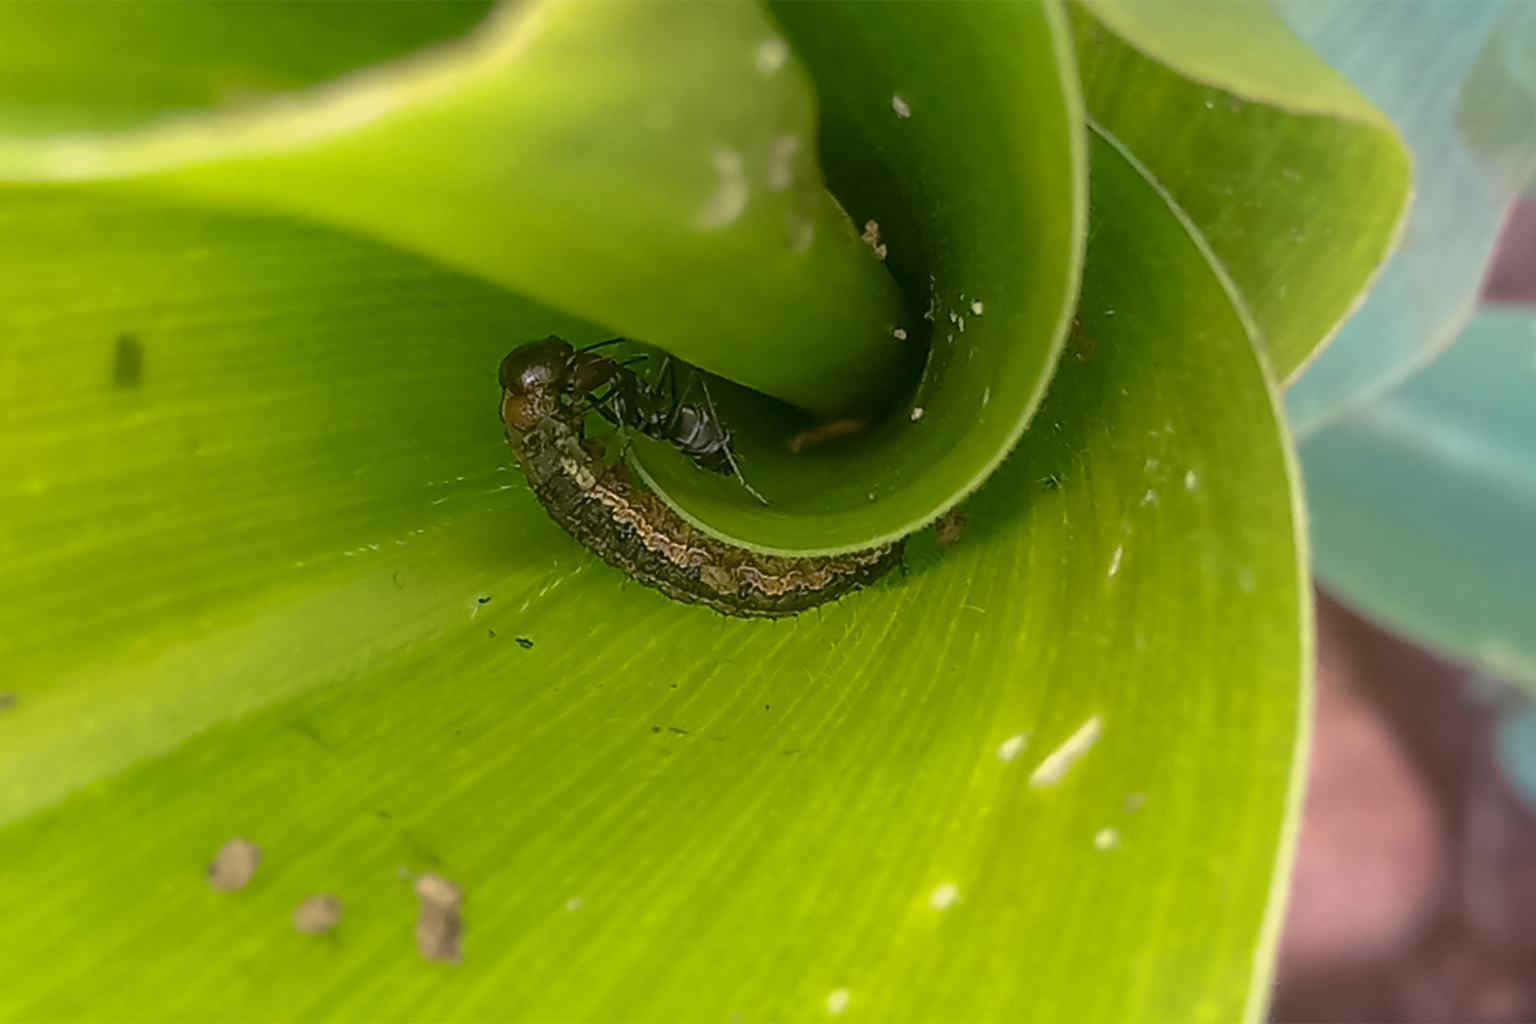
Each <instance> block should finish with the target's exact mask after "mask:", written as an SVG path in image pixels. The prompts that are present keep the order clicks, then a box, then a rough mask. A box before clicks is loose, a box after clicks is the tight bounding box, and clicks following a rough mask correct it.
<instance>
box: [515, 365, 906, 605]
mask: <svg viewBox="0 0 1536 1024" xmlns="http://www.w3.org/2000/svg"><path fill="white" fill-rule="evenodd" d="M618 369H622V368H620V367H618V364H615V363H614V362H613V361H612V360H610V359H606V358H604V357H602V356H599V355H596V354H595V353H593V352H591V351H577V350H575V349H573V348H572V347H571V346H570V344H568V343H567V342H565V341H563V340H562V339H560V338H558V337H555V336H553V335H551V336H550V337H548V338H545V339H544V340H543V341H536V342H532V343H530V344H527V345H523V346H521V347H519V348H516V349H513V350H512V352H510V353H509V354H508V355H507V357H506V358H505V359H503V360H502V362H501V369H500V373H499V377H500V382H501V387H502V400H501V419H502V422H503V423H504V424H505V425H506V430H507V440H508V442H510V444H511V446H512V451H513V453H514V454H515V455H516V456H517V461H518V464H519V465H520V466H521V467H522V470H523V474H524V475H525V476H526V477H527V478H528V483H529V486H530V487H531V488H532V489H533V493H534V496H535V497H536V498H537V499H538V501H539V504H541V505H543V506H544V510H545V511H546V512H547V513H549V517H550V518H551V519H553V520H554V521H555V522H556V523H557V524H559V525H560V526H561V527H562V528H563V529H564V530H565V531H566V532H567V533H569V534H570V535H571V536H573V537H575V538H576V539H577V540H579V541H580V542H581V543H583V544H585V545H586V546H587V547H588V548H591V549H592V550H593V551H594V552H596V553H597V555H598V556H599V557H601V558H602V559H603V561H605V562H607V563H608V564H609V565H612V566H614V567H615V568H618V569H621V570H623V571H624V572H625V573H627V574H628V575H629V576H631V577H632V578H634V579H635V580H638V581H639V582H640V583H643V584H645V585H646V586H648V587H654V588H655V589H657V590H659V591H661V592H662V593H663V594H666V595H667V596H668V597H670V598H672V599H674V600H677V601H684V602H687V603H689V604H702V605H706V606H708V607H710V608H713V609H714V610H715V611H718V612H722V613H724V614H726V615H733V616H738V617H742V618H782V617H785V616H789V615H796V614H798V613H800V612H803V611H805V610H806V609H808V608H815V607H817V606H819V605H823V604H826V603H827V602H829V601H835V600H837V599H838V598H840V597H842V596H843V595H844V594H847V593H849V592H851V591H853V590H857V589H858V588H860V587H864V586H868V585H869V584H870V583H873V582H874V581H876V580H878V579H880V577H882V576H884V575H885V574H886V573H888V572H890V571H891V570H892V569H893V568H895V567H896V566H897V565H900V564H901V560H902V542H901V541H896V542H894V543H891V544H884V545H881V546H879V547H875V548H869V549H868V550H865V551H855V552H850V553H848V554H842V555H824V556H815V557H808V558H789V557H782V556H777V555H765V554H759V553H758V552H755V551H749V550H747V549H746V548H742V547H737V546H735V545H733V544H727V543H725V542H724V541H721V540H719V539H717V538H715V537H711V536H709V535H708V534H706V533H704V532H703V531H702V530H700V529H698V528H697V527H695V526H693V525H692V524H691V523H689V522H687V521H686V520H684V519H683V518H682V517H681V516H680V515H678V514H677V512H675V511H674V510H673V509H672V508H671V507H669V506H668V505H667V504H665V503H664V502H663V501H661V499H659V498H657V497H656V496H655V495H654V494H651V493H650V492H648V491H645V490H642V489H641V488H639V487H636V486H635V484H634V483H633V482H632V481H631V480H630V477H629V471H628V469H627V467H626V466H625V465H624V462H623V460H622V459H620V460H615V461H613V462H608V461H606V459H605V446H604V444H603V443H602V441H601V440H599V439H596V438H588V437H587V436H586V433H585V418H586V410H587V408H588V406H589V402H590V401H591V400H592V392H593V391H595V390H596V389H597V388H600V387H602V386H603V385H604V384H608V383H610V382H612V381H613V380H614V378H615V376H616V374H617V372H618ZM727 440H728V435H727ZM733 468H734V466H733Z"/></svg>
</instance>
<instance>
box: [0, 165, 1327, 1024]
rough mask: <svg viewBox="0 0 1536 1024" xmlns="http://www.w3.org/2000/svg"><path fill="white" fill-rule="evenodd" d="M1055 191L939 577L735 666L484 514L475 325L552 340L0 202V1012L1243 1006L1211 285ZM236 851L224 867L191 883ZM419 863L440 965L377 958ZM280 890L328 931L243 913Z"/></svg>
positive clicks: (603, 578) (652, 606) (1263, 545)
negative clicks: (988, 436)
mask: <svg viewBox="0 0 1536 1024" xmlns="http://www.w3.org/2000/svg"><path fill="white" fill-rule="evenodd" d="M1092 157H1093V160H1092V163H1093V167H1094V179H1093V190H1094V195H1095V197H1096V198H1095V205H1094V209H1095V211H1096V222H1095V223H1094V225H1093V226H1092V231H1091V237H1092V242H1091V244H1090V251H1089V258H1088V269H1087V273H1086V277H1085V281H1084V286H1083V299H1082V309H1081V321H1082V322H1081V327H1080V329H1079V331H1078V332H1077V335H1076V337H1075V340H1074V343H1073V345H1072V347H1071V349H1070V355H1069V356H1068V357H1067V358H1065V359H1064V360H1063V363H1062V369H1061V372H1060V373H1059V374H1058V378H1057V380H1056V382H1055V383H1054V385H1053V387H1052V389H1051V391H1050V394H1049V395H1048V396H1047V399H1046V402H1045V404H1044V406H1043V407H1042V409H1041V411H1040V414H1039V419H1038V423H1039V426H1038V427H1037V429H1035V430H1032V431H1030V432H1029V433H1028V434H1027V435H1026V436H1025V438H1024V440H1023V442H1022V443H1021V444H1020V446H1019V448H1018V449H1017V450H1016V451H1015V452H1014V453H1013V455H1012V456H1011V458H1010V459H1009V460H1008V461H1007V463H1005V464H1004V466H1003V467H1001V469H1000V470H999V472H998V473H997V474H996V475H995V476H994V477H993V479H992V480H990V481H989V482H988V484H987V485H986V487H984V488H983V489H982V490H981V491H979V492H978V493H977V494H976V496H975V497H974V498H973V500H972V501H971V502H970V503H969V505H968V514H969V517H970V526H969V528H968V531H967V533H966V535H965V537H964V538H963V540H962V541H961V543H960V545H959V546H958V547H956V548H954V549H953V550H951V551H948V552H945V553H942V554H940V553H939V551H938V549H937V548H935V547H934V546H933V544H932V542H931V541H922V542H914V543H913V545H912V550H911V552H910V553H909V563H910V568H909V571H908V572H907V573H906V574H905V575H904V576H898V577H893V578H891V579H889V580H888V581H886V582H883V583H882V584H880V585H878V586H877V587H875V588H873V589H872V590H870V591H867V592H865V593H863V594H858V595H854V596H852V597H850V598H848V599H845V600H844V601H841V602H839V603H837V604H835V605H831V606H828V607H827V608H825V609H823V610H822V611H821V612H819V613H814V614H806V615H802V616H800V617H798V618H796V619H793V620H787V621H780V622H740V621H728V620H723V619H721V618H720V617H719V616H716V615H714V614H712V613H710V612H707V611H703V610H700V609H696V608H687V607H683V606H680V605H677V604H675V603H673V602H669V601H668V600H666V599H665V598H663V597H661V596H659V595H657V594H655V593H653V592H651V591H648V590H645V589H643V588H640V587H636V586H632V585H630V586H626V585H625V581H624V578H623V576H622V575H621V574H620V573H618V572H617V571H615V570H612V569H610V568H608V567H607V566H605V565H603V564H601V563H600V562H598V561H597V560H596V558H595V557H593V556H592V555H591V554H590V553H589V552H586V551H584V550H583V549H582V548H581V547H580V546H579V545H577V544H576V543H575V542H573V541H572V540H570V539H569V538H568V537H566V536H565V535H564V534H563V533H562V532H560V530H559V529H558V528H557V527H555V525H554V524H552V523H551V522H549V521H548V519H547V518H546V517H545V516H544V514H543V512H542V510H541V509H540V508H539V507H538V506H537V505H536V504H535V503H534V502H533V501H532V499H531V496H530V495H529V494H528V493H527V492H526V490H525V489H524V488H523V487H522V485H521V484H520V483H519V482H518V479H517V477H516V475H515V474H514V473H512V472H508V455H507V452H506V450H505V447H504V445H503V444H502V443H501V442H500V440H499V437H498V433H499V431H498V427H497V424H496V423H495V421H494V419H493V410H494V407H495V404H496V392H495V386H494V381H493V379H492V378H491V376H490V373H491V369H492V368H493V363H494V359H495V356H496V355H497V353H498V351H499V346H500V345H501V343H502V339H501V334H502V332H503V331H504V330H505V329H507V328H508V327H512V328H517V329H528V330H534V329H539V330H544V329H555V328H559V329H562V330H568V331H570V332H571V333H572V335H573V336H584V335H583V330H586V331H588V332H590V331H591V330H592V329H591V328H590V327H585V328H584V327H583V325H581V324H578V323H574V322H571V321H569V320H567V319H565V318H563V317H562V316H560V315H559V314H557V313H553V312H551V311H549V310H547V309H543V308H541V307H538V306H535V305H533V304H531V303H528V302H526V301H524V300H521V299H518V298H516V297H513V296H510V295H508V294H506V293H503V292H500V291H498V290H495V289H492V288H489V287H487V286H485V285H483V284H479V283H476V282H473V281H470V280H467V279H465V278H463V277H460V276H457V275H455V274H453V273H451V272H448V271H445V270H442V269H440V268H437V267H434V266H432V265H430V264H426V263H423V262H422V261H419V260H417V259H414V258H411V257H406V256H403V255H400V254H398V253H394V252H391V251H389V250H385V249H382V248H380V247H378V246H375V245H372V244H369V243H365V242H361V241H357V240H354V239H349V238H345V237H341V236H337V235H334V234H330V233H326V232H323V231H319V230H316V229H312V228H304V227H299V226H293V225H289V224H285V223H282V222H278V221H272V220H263V219H255V218H237V217H231V216H229V215H222V214H219V215H216V214H209V213H206V212H200V211H195V210H186V209H181V208H177V207H170V206H152V205H148V204H139V203H133V202H127V201H121V200H117V199H104V198H103V197H101V196H100V195H99V194H97V193H96V192H94V191H90V190H86V191H81V192H69V191H63V190H44V191H42V192H40V193H28V192H25V191H18V192H15V193H13V194H11V195H10V196H9V197H8V199H7V206H6V210H5V213H4V218H5V220H4V225H5V230H4V231H3V232H0V238H3V239H4V240H5V243H6V248H5V250H4V251H5V252H6V253H7V256H6V259H7V265H6V266H5V268H4V269H5V274H4V275H3V276H0V280H3V281H6V282H8V283H12V282H20V284H11V285H10V286H9V287H10V289H11V290H10V291H9V292H8V294H7V295H6V296H5V298H6V301H5V302H4V303H3V304H0V310H4V313H3V315H4V316H5V318H6V319H5V321H4V334H3V335H0V336H3V337H5V338H7V339H8V342H7V346H6V349H5V360H6V369H7V371H8V372H7V373H6V374H5V376H4V380H5V381H6V387H7V392H6V393H5V395H4V396H3V397H4V402H3V408H4V409H5V415H6V416H7V421H6V422H5V431H4V434H3V436H4V437H6V438H8V439H19V440H12V441H9V442H8V443H7V446H6V448H5V455H6V460H7V461H6V465H5V466H4V470H5V472H4V474H3V475H0V480H3V481H4V484H3V485H0V486H6V487H8V488H9V489H10V490H9V491H8V493H5V494H4V495H3V501H0V509H4V510H6V512H5V519H4V524H5V533H4V535H3V536H4V544H5V547H4V548H0V551H4V553H5V557H6V559H7V564H8V569H11V570H13V571H8V572H7V574H6V575H5V576H4V580H5V584H6V588H7V589H6V590H5V591H3V592H0V608H3V609H4V610H5V614H6V618H7V628H6V629H5V630H4V631H3V633H0V637H4V642H5V643H6V645H7V648H6V649H5V650H4V651H0V663H3V664H5V665H7V666H19V667H20V668H19V669H15V670H13V671H16V672H18V674H17V676H16V678H17V679H18V683H17V685H16V690H17V699H16V702H15V704H14V706H12V707H10V708H8V709H7V710H5V711H3V712H0V778H3V779H4V780H6V788H5V790H4V791H3V801H4V803H3V805H0V806H3V809H4V810H3V815H4V819H5V820H6V821H7V824H6V826H5V827H4V828H0V862H3V863H5V864H6V872H5V878H4V882H3V886H0V946H3V947H4V948H5V949H6V950H7V951H8V952H7V956H6V960H5V965H4V967H3V972H4V982H5V983H4V985H0V1016H5V1017H25V1018H49V1019H53V1018H70V1019H72V1018H81V1017H94V1018H100V1017H109V1018H120V1019H144V1018H154V1019H167V1018H172V1019H181V1018H191V1017H196V1018H199V1019H207V1018H219V1019H223V1018H231V1017H237V1018H246V1019H249V1018H262V1017H287V1018H326V1019H339V1018H348V1019H355V1018H364V1017H369V1018H390V1019H442V1018H455V1019H492V1018H494V1019H508V1018H532V1019H552V1018H553V1019H586V1018H603V1019H614V1018H647V1019H650V1018H667V1019H688V1020H702V1019H718V1018H721V1017H728V1016H729V1015H731V1014H733V1013H739V1014H742V1015H743V1017H745V1018H751V1019H802V1020H803V1019H829V1018H830V1017H832V1016H838V1017H840V1019H844V1020H863V1019H889V1018H892V1017H905V1018H945V1019H960V1018H964V1019H1014V1020H1021V1019H1047V1020H1055V1019H1063V1018H1093V1019H1133V1018H1134V1019H1145V1018H1178V1019H1198V1020H1226V1019H1231V1018H1233V1017H1235V1016H1238V1015H1239V1014H1240V1013H1244V1012H1246V1013H1247V1014H1248V1015H1249V1016H1252V1015H1253V1014H1255V1013H1257V1012H1258V1011H1259V1010H1260V1009H1261V1007H1262V1001H1263V998H1264V992H1265V990H1266V982H1267V971H1268V964H1269V962H1270V956H1271V951H1272V945H1273V938H1274V931H1275V927H1276V925H1277V922H1278V911H1279V906H1280V903H1281V902H1283V901H1281V900H1278V899H1276V898H1274V897H1273V895H1272V894H1271V889H1272V887H1274V886H1277V885H1278V884H1279V883H1280V880H1281V879H1283V871H1284V867H1285V864H1286V861H1287V855H1288V849H1289V846H1288V844H1289V839H1288V837H1287V829H1288V828H1289V827H1290V826H1288V824H1287V822H1288V821H1291V820H1293V819H1292V817H1291V816H1288V811H1293V810H1294V808H1293V807H1292V806H1291V805H1292V804H1293V803H1294V800H1295V797H1296V794H1297V792H1298V790H1297V787H1296V785H1295V772H1296V768H1297V766H1298V765H1299V764H1301V763H1302V759H1300V758H1298V756H1297V755H1298V744H1299V739H1300V733H1301V729H1302V726H1303V723H1304V720H1305V710H1306V708H1305V701H1304V696H1305V693H1306V690H1305V688H1304V687H1300V686H1298V679H1299V678H1300V677H1302V676H1304V674H1305V666H1306V665H1307V664H1308V663H1309V650H1308V647H1307V645H1306V643H1305V639H1304V638H1305V636H1306V629H1305V627H1306V625H1307V622H1306V616H1307V600H1308V595H1309V592H1308V590H1307V588H1306V586H1305V584H1304V577H1303V573H1302V571H1301V566H1302V564H1303V563H1304V558H1303V557H1302V552H1301V551H1300V550H1299V544H1298V541H1297V539H1296V529H1297V522H1296V519H1295V518H1294V516H1293V513H1292V511H1291V508H1292V504H1291V497H1292V494H1293V487H1294V482H1293V480H1292V479H1291V477H1290V474H1289V469H1288V466H1289V459H1288V457H1287V454H1286V442H1285V438H1284V433H1283V429H1282V427H1281V426H1280V424H1279V421H1278V413H1277V405H1276V403H1277V399H1276V396H1275V392H1274V389H1273V385H1272V383H1271V382H1270V381H1268V380H1267V378H1266V374H1265V371H1264V369H1263V365H1262V361H1261V360H1260V359H1259V358H1258V356H1257V354H1256V350H1255V348H1254V345H1253V342H1252V340H1251V337H1250V335H1249V332H1248V330H1247V329H1246V328H1245V325H1244V319H1243V316H1242V315H1241V314H1240V312H1239V311H1238V310H1237V309H1236V308H1235V307H1234V305H1233V301H1232V299H1231V297H1230V292H1229V290H1228V289H1227V288H1225V287H1224V286H1223V284H1222V282H1221V280H1220V278H1219V276H1218V275H1217V274H1216V273H1215V272H1213V269H1212V264H1211V263H1210V261H1209V259H1208V257H1207V256H1206V255H1205V254H1204V253H1203V252H1202V250H1201V248H1200V247H1199V244H1198V241H1197V240H1196V239H1195V238H1194V237H1193V236H1192V235H1191V233H1190V231H1189V230H1188V228H1187V226H1186V223H1185V222H1183V221H1181V220H1180V219H1179V217H1178V216H1177V214H1176V211H1174V210H1173V208H1172V207H1171V206H1170V205H1169V204H1168V202H1167V199H1166V197H1165V196H1164V195H1162V194H1160V193H1159V192H1158V191H1156V189H1155V188H1154V187H1153V186H1152V185H1151V184H1150V182H1149V181H1148V180H1147V179H1146V178H1145V177H1144V176H1143V174H1142V173H1141V172H1140V171H1139V170H1138V169H1137V168H1136V167H1135V166H1134V165H1133V164H1132V163H1131V162H1130V161H1129V160H1128V159H1127V158H1125V157H1124V156H1122V154H1121V152H1120V151H1119V150H1117V149H1116V148H1115V147H1113V146H1112V145H1110V144H1108V143H1106V142H1103V141H1099V142H1097V143H1096V144H1095V146H1094V150H1093V154H1092ZM43 239H49V240H51V241H50V243H49V244H47V245H45V244H44V242H43V241H42V240H43ZM22 285H24V286H25V287H22ZM125 334H126V335H127V336H131V337H132V338H133V339H135V342H136V345H135V346H126V347H125V345H124V343H122V342H120V341H118V340H116V339H118V338H120V337H123V336H125ZM1168 338H1179V339H1181V343H1180V344H1178V345H1168V344H1163V343H1162V342H1163V341H1164V340H1165V339H1168ZM125 351H128V352H133V351H137V353H138V354H137V356H136V357H133V356H124V355H123V354H122V353H123V352H125ZM519 638H521V639H522V640H525V641H527V644H528V646H525V645H524V644H522V643H518V640H519ZM242 711H243V712H244V714H240V712H242ZM237 716H238V717H237ZM1090 723H1094V724H1093V725H1092V726H1090ZM1085 726H1088V727H1089V729H1090V733H1091V732H1092V730H1093V729H1097V734H1098V738H1097V741H1096V742H1093V743H1092V744H1091V745H1087V749H1085V750H1082V751H1081V757H1080V758H1079V759H1078V761H1077V762H1076V763H1075V764H1072V765H1070V766H1069V767H1067V768H1066V769H1065V771H1064V772H1062V773H1061V774H1060V775H1059V777H1055V778H1052V775H1053V773H1052V771H1051V769H1050V768H1049V762H1051V761H1052V758H1051V756H1050V755H1051V754H1052V752H1053V751H1056V750H1058V749H1060V748H1061V747H1062V746H1063V745H1064V744H1066V743H1067V742H1068V740H1069V739H1070V738H1071V737H1073V736H1074V735H1078V736H1079V743H1080V745H1083V744H1082V740H1083V739H1084V738H1086V737H1087V736H1088V734H1084V733H1082V732H1081V730H1082V729H1083V728H1084V727H1085ZM149 755H158V756H149ZM1058 760H1059V759H1058ZM82 764H83V765H84V767H82ZM70 773H75V774H73V775H71V774H70ZM61 774H62V775H64V776H66V778H64V779H63V781H61V782H55V781H53V780H55V779H57V778H58V776H59V775H61ZM1032 783H1033V784H1032ZM66 789H68V790H72V792H71V793H70V794H69V795H68V796H63V791H64V790H66ZM61 796H63V799H60V797H61ZM234 835H244V836H247V837H250V838H251V839H253V840H255V841H257V842H259V843H260V844H261V845H262V846H263V848H264V851H265V859H264V860H263V863H262V865H261V867H260V868H259V870H258V871H257V873H256V875H255V877H254V879H253V880H252V882H251V883H250V884H249V885H248V886H247V887H246V888H245V889H243V890H242V891H239V892H235V893H219V892H214V891H213V890H211V889H210V888H209V887H208V886H207V885H206V884H205V882H204V880H203V878H202V870H203V866H204V865H205V864H206V862H207V860H208V859H209V857H210V856H211V854H212V852H213V851H214V849H215V848H217V847H218V846H219V845H220V844H222V843H223V842H224V841H225V840H227V839H229V838H230V837H231V836H234ZM1277 850H1278V851H1279V853H1278V855H1277ZM402 868H403V869H405V870H404V871H403V872H402V871H401V869H402ZM422 870H432V871H435V872H438V873H440V874H442V875H444V876H445V877H448V878H450V879H452V880H453V881H455V882H456V883H458V884H461V885H463V886H464V888H465V892H466V903H465V919H466V925H467V931H466V939H465V957H464V962H463V963H462V964H461V965H458V966H449V965H443V964H432V963H427V962H424V961H423V960H422V959H421V958H420V957H419V956H418V955H417V953H416V951H415V949H414V946H413V942H412V922H413V919H414V914H415V908H414V900H413V898H412V896H411V892H410V888H409V886H408V884H407V882H406V881H405V880H404V877H402V876H405V877H408V876H409V873H410V872H413V871H422ZM319 890H331V891H335V892H336V893H338V894H339V895H340V896H341V897H342V899H343V900H344V901H345V904H346V915H345V917H344V919H343V920H342V922H341V924H340V925H339V927H338V929H337V931H336V934H335V935H334V937H332V938H329V939H327V938H317V937H314V936H308V935H301V934H297V933H295V932H294V931H293V930H292V928H291V927H290V926H289V923H288V917H289V912H290V911H291V910H292V909H293V907H294V906H295V905H296V904H297V903H298V902H299V901H300V900H301V899H302V898H303V897H304V896H305V895H306V894H308V893H311V892H315V891H319ZM1277 891H1278V890H1277Z"/></svg>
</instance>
